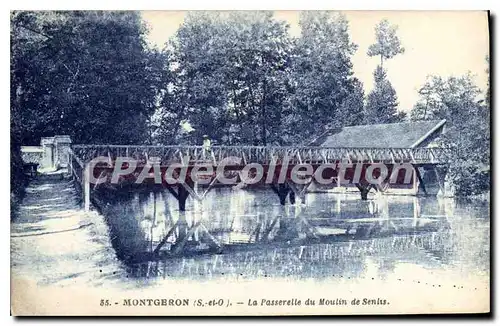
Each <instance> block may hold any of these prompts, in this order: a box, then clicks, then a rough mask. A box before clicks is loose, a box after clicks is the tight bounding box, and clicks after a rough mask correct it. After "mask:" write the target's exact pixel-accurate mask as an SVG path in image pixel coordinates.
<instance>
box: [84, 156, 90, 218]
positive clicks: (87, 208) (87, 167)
mask: <svg viewBox="0 0 500 326" xmlns="http://www.w3.org/2000/svg"><path fill="white" fill-rule="evenodd" d="M83 203H84V209H85V211H86V212H88V211H90V164H88V163H87V164H85V170H84V172H83Z"/></svg>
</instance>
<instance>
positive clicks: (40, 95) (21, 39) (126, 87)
mask: <svg viewBox="0 0 500 326" xmlns="http://www.w3.org/2000/svg"><path fill="white" fill-rule="evenodd" d="M145 33H146V29H145V27H144V25H143V23H142V21H141V19H140V15H139V14H138V13H137V12H106V11H63V12H57V11H37V12H30V11H15V12H12V13H11V30H10V37H11V47H10V50H11V62H10V72H11V73H10V96H11V121H10V122H11V191H12V192H13V193H14V194H15V195H17V196H19V194H20V193H21V192H22V188H23V185H24V182H25V180H24V175H23V168H22V164H23V162H22V159H21V153H20V146H21V145H30V144H32V145H35V144H39V143H40V138H41V137H45V136H54V135H56V134H59V135H61V134H64V135H69V136H71V138H72V140H73V142H74V143H89V144H92V143H94V144H95V143H106V144H110V143H115V144H116V143H125V144H127V143H128V144H130V143H134V144H140V143H146V142H149V141H150V136H151V135H150V132H149V124H150V118H151V116H152V114H153V112H154V110H155V108H156V106H157V104H158V101H159V97H160V96H161V92H162V90H161V86H162V85H165V84H166V82H165V78H167V77H168V75H165V73H166V72H167V70H165V69H164V67H163V66H164V65H165V58H164V56H163V54H162V53H160V52H159V51H156V50H152V49H150V48H148V47H147V45H146V42H145V40H144V36H145Z"/></svg>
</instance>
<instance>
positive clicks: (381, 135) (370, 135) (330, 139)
mask: <svg viewBox="0 0 500 326" xmlns="http://www.w3.org/2000/svg"><path fill="white" fill-rule="evenodd" d="M445 122H446V120H427V121H412V122H402V123H388V124H376V125H361V126H351V127H344V128H342V129H337V130H328V131H326V132H324V133H323V134H322V135H320V136H319V137H317V138H316V139H315V140H313V141H312V142H311V143H309V144H308V145H310V146H324V147H372V148H415V147H420V146H422V145H423V144H425V143H426V142H427V141H429V140H432V139H434V138H435V137H436V135H438V131H439V130H441V129H442V127H443V125H444V124H445Z"/></svg>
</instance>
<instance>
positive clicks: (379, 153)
mask: <svg viewBox="0 0 500 326" xmlns="http://www.w3.org/2000/svg"><path fill="white" fill-rule="evenodd" d="M72 154H73V155H74V156H76V157H77V158H79V160H80V162H82V163H86V162H89V161H91V160H92V159H94V158H96V157H99V156H101V157H106V158H108V159H110V160H115V159H116V158H117V157H129V158H133V159H136V160H139V161H143V162H146V161H148V160H149V159H150V158H152V157H156V158H160V160H161V164H171V163H174V162H180V163H196V162H207V163H213V164H214V165H217V164H218V163H219V162H221V161H222V160H224V159H227V158H238V159H239V160H241V164H248V163H259V164H270V163H271V162H278V163H279V162H283V161H284V160H285V159H288V162H289V164H300V163H312V164H320V163H334V162H338V161H346V162H366V163H370V162H371V163H374V162H383V163H412V164H440V163H446V162H448V161H449V152H448V151H447V150H445V149H442V148H362V147H359V148H358V147H356V148H339V147H335V148H334V147H310V146H308V147H297V146H212V147H210V149H209V150H207V149H204V148H203V146H147V145H144V146H130V145H73V146H72ZM186 157H188V158H189V162H185V159H186Z"/></svg>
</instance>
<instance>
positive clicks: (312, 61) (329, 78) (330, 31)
mask: <svg viewBox="0 0 500 326" xmlns="http://www.w3.org/2000/svg"><path fill="white" fill-rule="evenodd" d="M299 24H300V27H301V35H300V38H299V39H298V40H297V46H296V49H295V53H294V56H293V71H292V76H293V77H292V80H293V81H294V86H295V87H294V89H295V92H294V94H293V95H292V108H293V109H292V112H291V115H290V116H289V117H287V119H289V121H288V124H287V126H288V127H287V129H288V130H289V133H290V142H293V141H303V140H304V139H307V138H309V137H310V136H313V135H314V134H317V133H318V132H321V131H322V130H323V129H324V128H332V127H341V126H344V125H351V124H359V123H361V119H362V117H361V116H360V115H359V112H360V107H362V102H363V90H362V84H361V83H360V82H359V80H357V79H356V78H355V77H353V70H352V62H351V56H352V55H353V54H354V53H355V51H356V49H357V45H356V44H354V43H352V42H351V40H350V37H349V33H348V30H349V24H348V21H347V19H346V18H345V16H344V15H341V14H330V13H328V12H303V13H301V16H300V22H299ZM351 105H352V107H350V106H351Z"/></svg>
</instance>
